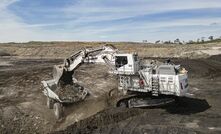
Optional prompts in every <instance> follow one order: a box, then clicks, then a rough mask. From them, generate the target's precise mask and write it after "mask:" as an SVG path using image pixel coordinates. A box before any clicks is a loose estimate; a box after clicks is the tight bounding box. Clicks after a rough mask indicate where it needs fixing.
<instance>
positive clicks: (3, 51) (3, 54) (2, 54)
mask: <svg viewBox="0 0 221 134" xmlns="http://www.w3.org/2000/svg"><path fill="white" fill-rule="evenodd" d="M0 56H11V54H10V53H8V52H6V51H5V50H2V49H0Z"/></svg>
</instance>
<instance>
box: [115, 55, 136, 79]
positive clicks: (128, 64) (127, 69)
mask: <svg viewBox="0 0 221 134" xmlns="http://www.w3.org/2000/svg"><path fill="white" fill-rule="evenodd" d="M138 71H139V59H138V55H137V54H136V53H132V54H116V55H115V70H114V73H115V74H127V75H129V74H136V73H137V72H138Z"/></svg>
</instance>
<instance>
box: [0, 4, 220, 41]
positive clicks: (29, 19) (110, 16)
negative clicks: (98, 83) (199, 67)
mask: <svg viewBox="0 0 221 134" xmlns="http://www.w3.org/2000/svg"><path fill="white" fill-rule="evenodd" d="M210 35H213V36H215V37H220V36H221V0H185V1H184V0H1V1H0V42H27V41H136V42H140V41H142V40H147V41H149V42H154V41H156V40H164V41H165V40H175V39H176V38H180V39H181V40H185V41H188V40H196V39H197V38H201V37H208V36H210Z"/></svg>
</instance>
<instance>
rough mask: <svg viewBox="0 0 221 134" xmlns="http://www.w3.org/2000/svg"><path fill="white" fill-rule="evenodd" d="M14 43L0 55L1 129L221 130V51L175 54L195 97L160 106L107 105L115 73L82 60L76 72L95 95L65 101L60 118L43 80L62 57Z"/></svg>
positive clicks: (161, 59) (2, 131) (151, 131)
mask: <svg viewBox="0 0 221 134" xmlns="http://www.w3.org/2000/svg"><path fill="white" fill-rule="evenodd" d="M206 47H207V46H206ZM9 48H10V46H3V47H2V49H5V50H8V53H9V54H8V53H7V55H4V56H1V57H0V133H16V134H17V133H114V134H115V133H131V134H132V133H148V134H149V133H221V105H220V102H221V97H220V96H221V82H220V81H221V55H214V56H208V55H207V56H205V57H204V58H202V57H201V56H200V57H198V56H197V57H196V58H193V57H192V58H188V57H182V56H181V57H179V58H172V61H173V62H175V63H179V64H182V65H183V66H184V67H185V68H186V69H187V70H188V71H189V73H188V74H189V84H190V97H188V98H181V99H180V100H179V101H178V102H175V103H173V104H170V105H168V106H165V107H161V108H143V109H123V108H114V107H110V106H108V104H107V100H106V97H107V96H106V94H107V93H108V92H109V91H110V90H111V89H113V88H116V87H117V85H116V83H117V81H116V77H115V76H112V75H110V74H108V73H107V70H108V67H107V66H105V65H96V64H90V65H82V66H81V67H79V68H78V69H77V71H76V72H75V76H76V78H77V79H78V80H79V81H80V84H82V85H83V86H84V87H85V88H88V89H90V90H89V91H90V95H89V96H87V99H86V100H85V101H83V102H79V103H76V104H72V105H67V106H65V117H64V118H63V119H61V120H56V119H55V117H54V113H53V110H50V109H48V108H47V107H46V97H45V96H44V95H43V93H42V86H41V81H42V80H49V79H51V78H52V67H53V65H56V64H60V63H62V62H63V60H62V59H60V58H55V56H53V57H51V58H48V57H44V56H42V57H34V56H30V55H29V54H27V53H26V52H25V51H24V52H23V53H22V52H21V53H22V54H23V55H21V54H19V53H18V52H17V53H12V51H11V50H12V48H10V49H9ZM13 49H14V48H13ZM146 49H147V48H146ZM151 49H153V47H151ZM157 49H158V48H157ZM189 49H190V48H189ZM64 50H67V48H66V47H65V48H64ZM26 51H27V50H26ZM50 53H52V52H50ZM53 53H54V52H53ZM176 53H177V52H176ZM10 54H11V55H13V56H9V55H10ZM26 54H27V55H28V56H24V55H26ZM15 55H16V56H15ZM67 56H68V55H67ZM150 56H152V55H146V56H143V57H144V59H145V58H146V59H149V58H148V57H150ZM154 57H155V56H154ZM163 57H164V56H163ZM167 57H168V56H167ZM174 57H176V56H174ZM151 59H154V58H151ZM155 59H158V60H160V61H163V60H164V59H163V58H160V59H159V58H155Z"/></svg>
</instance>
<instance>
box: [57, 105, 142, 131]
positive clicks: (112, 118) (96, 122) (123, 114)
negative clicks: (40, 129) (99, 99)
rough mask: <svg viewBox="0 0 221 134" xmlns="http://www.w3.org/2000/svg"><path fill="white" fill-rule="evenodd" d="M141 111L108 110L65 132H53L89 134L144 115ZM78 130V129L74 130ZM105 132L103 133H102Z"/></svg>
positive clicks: (70, 127) (72, 126)
mask: <svg viewBox="0 0 221 134" xmlns="http://www.w3.org/2000/svg"><path fill="white" fill-rule="evenodd" d="M144 111H145V110H142V109H123V108H110V109H106V110H104V111H101V112H99V113H97V114H96V115H94V116H92V117H89V118H87V119H86V120H82V121H80V122H78V123H75V124H73V125H71V126H69V127H67V129H66V130H63V131H58V132H53V133H54V134H59V133H91V132H93V131H94V130H97V129H98V128H102V127H104V126H107V125H110V124H114V123H117V122H120V121H123V120H125V119H128V118H131V117H133V116H136V115H138V114H142V113H144ZM76 128H78V129H76ZM104 132H105V131H104Z"/></svg>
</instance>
